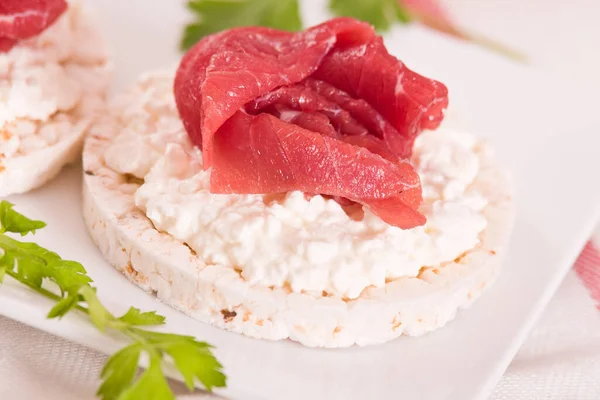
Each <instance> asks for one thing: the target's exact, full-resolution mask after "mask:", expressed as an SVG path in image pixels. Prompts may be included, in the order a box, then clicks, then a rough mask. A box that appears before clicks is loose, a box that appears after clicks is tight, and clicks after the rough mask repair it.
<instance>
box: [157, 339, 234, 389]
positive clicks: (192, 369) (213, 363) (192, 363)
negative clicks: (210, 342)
mask: <svg viewBox="0 0 600 400" xmlns="http://www.w3.org/2000/svg"><path fill="white" fill-rule="evenodd" d="M165 351H166V352H167V353H169V355H170V356H171V358H172V359H173V361H174V362H175V366H176V367H177V369H178V370H179V372H181V375H182V376H183V377H184V378H185V383H186V385H187V387H188V388H189V389H190V390H192V389H193V388H194V380H195V378H197V379H198V380H199V381H200V382H202V384H203V385H204V387H206V388H207V389H208V390H212V387H213V386H216V387H223V386H225V383H226V379H225V375H223V373H221V372H220V371H219V369H220V368H221V367H222V366H221V364H219V362H218V361H217V359H216V358H215V357H214V356H213V355H212V353H211V352H210V351H209V350H208V347H203V346H195V345H194V344H193V343H186V342H181V343H173V344H168V345H166V346H165Z"/></svg>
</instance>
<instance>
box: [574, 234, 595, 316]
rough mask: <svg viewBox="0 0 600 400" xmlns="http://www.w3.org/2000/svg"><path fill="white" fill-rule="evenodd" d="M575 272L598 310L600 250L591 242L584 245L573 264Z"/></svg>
mask: <svg viewBox="0 0 600 400" xmlns="http://www.w3.org/2000/svg"><path fill="white" fill-rule="evenodd" d="M575 272H577V275H579V277H580V278H581V281H582V282H583V284H584V285H585V286H586V287H587V289H588V290H589V292H590V296H592V298H593V299H594V300H595V301H596V307H598V309H599V310H600V250H598V247H596V245H595V244H594V242H592V241H591V240H590V241H589V242H588V243H587V244H586V245H585V247H584V248H583V251H582V252H581V254H580V255H579V258H578V259H577V262H576V263H575Z"/></svg>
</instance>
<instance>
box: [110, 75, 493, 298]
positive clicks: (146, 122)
mask: <svg viewBox="0 0 600 400" xmlns="http://www.w3.org/2000/svg"><path fill="white" fill-rule="evenodd" d="M172 79H173V77H172V72H169V73H165V74H163V75H158V76H157V75H153V76H149V77H147V78H146V79H145V80H143V81H142V83H141V85H140V86H139V87H138V89H137V91H135V92H133V93H132V94H131V95H130V96H129V97H127V98H125V99H122V100H121V102H120V103H117V104H116V105H115V107H116V109H115V110H113V111H114V112H115V113H118V114H119V120H120V121H121V122H122V124H123V127H124V128H123V130H122V131H121V133H120V135H119V136H118V137H117V138H116V139H115V140H114V141H113V142H112V144H111V145H109V147H108V148H107V150H106V152H105V154H104V159H105V161H106V163H107V165H108V166H109V167H110V168H112V169H113V170H115V171H117V172H119V173H121V174H129V175H133V176H135V177H137V178H139V179H143V180H144V183H143V184H142V185H141V186H140V187H139V188H138V189H137V191H136V193H135V204H136V205H137V207H139V208H140V209H141V210H143V212H145V214H146V216H147V217H148V218H149V219H150V220H151V221H152V223H153V224H154V226H155V228H156V229H158V230H160V231H163V232H166V233H168V234H169V235H171V236H172V237H174V238H176V239H177V240H179V241H180V242H183V243H186V244H187V245H188V246H189V247H190V248H192V249H193V250H194V251H195V252H196V254H197V256H198V257H199V258H200V259H202V260H203V261H204V262H205V263H207V264H209V265H210V264H215V265H224V266H229V267H231V268H233V269H235V270H236V271H237V272H238V273H239V274H240V275H241V276H242V277H243V279H244V280H245V281H247V282H248V283H249V284H250V285H258V286H262V287H273V288H281V287H283V288H287V289H289V290H291V291H293V292H298V293H300V292H301V293H310V294H315V295H318V296H321V295H326V296H328V295H333V296H336V297H340V298H347V299H353V298H357V297H358V296H360V295H361V293H362V292H363V291H364V290H365V289H366V288H368V287H371V286H375V287H382V286H384V285H385V284H386V282H387V281H390V280H394V279H397V278H400V277H415V276H417V275H418V274H419V271H420V270H421V269H422V268H423V267H427V266H437V265H440V264H443V263H446V262H451V261H453V260H454V259H456V258H458V257H460V256H461V255H462V254H463V253H464V252H466V251H468V250H471V249H473V248H474V247H476V246H477V245H478V243H479V236H480V233H481V232H482V231H483V230H484V229H485V228H486V223H487V222H486V218H485V217H484V216H483V214H482V210H483V209H484V207H485V206H486V204H487V199H486V198H485V196H483V195H482V194H480V193H479V192H478V191H477V190H475V189H474V188H472V183H473V181H474V179H475V177H476V176H477V174H478V172H479V158H478V155H477V151H476V150H477V148H478V146H481V145H480V144H479V143H477V142H476V141H475V139H474V138H473V137H472V136H471V135H468V134H465V133H462V132H455V131H448V130H440V131H436V132H425V133H424V134H423V135H421V137H420V138H419V139H418V140H417V142H416V144H415V148H414V155H413V159H412V162H413V164H414V165H415V167H416V168H417V170H418V172H419V175H420V176H421V179H422V183H423V193H424V204H423V206H422V212H423V213H424V214H425V215H426V216H427V220H428V222H427V224H426V225H425V226H423V227H418V228H414V229H410V230H402V229H399V228H396V227H393V226H390V225H388V224H386V223H384V222H383V221H381V220H380V219H379V218H378V217H377V216H375V215H374V214H372V213H371V212H370V211H369V210H368V209H365V210H364V216H359V218H356V217H355V216H353V217H351V216H349V215H348V214H347V212H346V211H345V210H344V209H343V208H342V207H341V206H340V205H339V204H338V203H337V202H335V201H333V200H328V199H325V198H323V197H322V196H314V197H312V198H311V199H307V198H306V197H305V196H304V194H303V193H301V192H290V193H287V194H286V195H285V196H283V197H281V198H272V197H271V196H263V195H219V194H212V193H210V192H209V178H210V171H203V169H202V156H201V152H200V151H199V150H198V149H197V148H195V147H194V146H193V145H192V144H191V142H190V141H189V139H188V136H187V134H186V133H185V131H184V129H183V126H182V124H181V121H180V120H179V118H178V115H177V111H176V107H175V103H174V99H173V96H172V89H171V88H172Z"/></svg>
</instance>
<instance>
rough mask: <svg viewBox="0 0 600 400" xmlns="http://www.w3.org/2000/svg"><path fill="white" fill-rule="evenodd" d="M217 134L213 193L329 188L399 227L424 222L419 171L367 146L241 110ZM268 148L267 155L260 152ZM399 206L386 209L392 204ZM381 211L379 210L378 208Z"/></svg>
mask: <svg viewBox="0 0 600 400" xmlns="http://www.w3.org/2000/svg"><path fill="white" fill-rule="evenodd" d="M223 129H224V131H225V132H227V134H219V135H216V136H215V142H214V147H215V152H216V153H217V154H219V155H220V156H219V157H216V158H215V159H214V164H213V170H212V175H211V190H212V191H213V192H214V193H281V192H287V191H292V190H300V191H303V192H307V193H325V194H327V195H330V196H340V197H345V198H348V199H350V200H352V201H355V202H359V203H362V204H363V205H366V206H367V207H369V208H371V210H372V211H373V212H374V213H376V214H378V209H379V208H380V207H381V208H382V209H383V210H384V211H385V213H386V214H385V215H386V216H387V217H388V218H387V219H388V220H392V221H395V222H396V223H395V225H397V226H399V227H401V228H411V227H414V226H416V225H421V224H423V223H424V222H425V218H424V217H423V216H422V215H421V214H419V213H418V212H417V211H415V209H416V208H417V207H418V205H419V204H420V202H421V186H420V182H419V176H418V175H417V173H416V172H415V170H414V169H413V167H412V166H411V165H410V164H409V163H408V162H399V163H393V162H391V161H388V160H386V159H384V158H383V157H380V156H378V155H376V154H373V153H372V152H371V151H369V150H368V149H366V148H364V147H360V146H356V145H352V144H349V143H344V142H340V141H338V140H336V139H333V138H331V137H328V136H325V135H322V134H320V133H317V132H313V131H310V130H307V129H304V128H301V127H299V126H295V125H290V124H289V123H286V122H284V121H281V120H280V119H278V118H276V117H275V116H273V115H270V114H259V115H249V114H247V113H245V112H243V111H238V112H236V113H235V114H234V116H233V117H231V118H230V119H229V120H228V121H227V122H226V123H225V125H224V126H223ZM261 154H268V155H269V157H261ZM391 203H393V204H395V212H394V214H393V215H388V214H390V213H389V210H388V209H389V204H391ZM378 215H379V214H378Z"/></svg>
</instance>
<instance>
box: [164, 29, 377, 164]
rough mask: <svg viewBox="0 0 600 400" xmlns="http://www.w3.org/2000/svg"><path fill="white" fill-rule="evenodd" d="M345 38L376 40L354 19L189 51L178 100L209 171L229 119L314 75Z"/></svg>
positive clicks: (242, 36)
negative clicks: (257, 100)
mask: <svg viewBox="0 0 600 400" xmlns="http://www.w3.org/2000/svg"><path fill="white" fill-rule="evenodd" d="M344 34H345V35H346V36H348V37H355V38H356V40H370V39H371V38H372V37H373V36H374V35H375V32H374V31H373V29H372V28H371V27H370V26H369V25H368V24H365V23H361V22H358V21H356V20H353V19H350V18H338V19H335V20H332V21H330V22H328V23H326V24H322V25H319V26H317V27H315V28H312V29H309V30H306V31H304V32H299V33H296V34H294V33H290V32H285V31H279V30H276V29H270V28H258V27H247V28H235V29H231V30H228V31H224V32H221V33H218V34H216V35H212V36H208V37H207V38H205V39H203V40H201V41H200V42H199V43H198V44H196V45H195V46H194V47H193V48H192V49H191V50H190V51H188V53H187V54H186V55H185V56H184V57H183V59H182V61H181V64H180V65H179V69H178V71H177V75H176V77H175V98H176V100H177V108H178V110H179V114H180V115H181V118H182V120H183V123H184V125H185V128H186V130H187V132H188V133H189V135H190V138H191V139H192V141H193V142H194V143H195V144H197V145H198V146H201V147H202V150H203V157H204V167H205V168H206V169H208V168H210V167H211V165H212V160H213V150H212V142H213V137H214V135H215V133H216V132H217V130H218V129H219V128H220V127H221V125H223V124H224V123H225V121H227V119H229V118H230V117H231V116H232V115H233V114H234V113H235V112H236V111H237V110H238V109H240V108H241V107H243V106H244V105H245V104H246V103H248V102H250V101H252V100H254V99H255V98H257V97H259V96H262V95H264V94H266V93H269V92H270V91H271V90H273V89H275V88H277V87H279V86H283V85H289V84H293V83H297V82H300V81H302V80H303V79H304V78H307V77H308V76H310V75H311V74H312V73H313V72H315V71H316V69H317V68H318V67H319V65H320V63H321V61H322V59H323V57H325V55H327V53H329V51H330V50H331V49H332V48H333V46H334V45H335V43H336V40H337V37H338V35H344ZM363 37H364V39H362V38H363Z"/></svg>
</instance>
